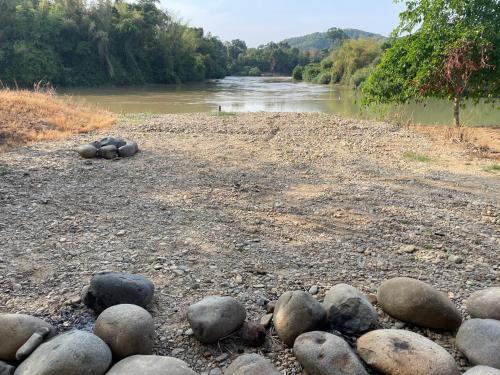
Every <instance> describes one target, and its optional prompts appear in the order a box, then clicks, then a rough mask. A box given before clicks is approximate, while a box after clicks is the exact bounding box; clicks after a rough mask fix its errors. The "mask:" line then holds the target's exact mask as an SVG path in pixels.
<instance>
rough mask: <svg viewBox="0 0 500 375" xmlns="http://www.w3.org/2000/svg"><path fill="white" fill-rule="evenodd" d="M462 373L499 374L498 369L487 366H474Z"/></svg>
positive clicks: (475, 374)
mask: <svg viewBox="0 0 500 375" xmlns="http://www.w3.org/2000/svg"><path fill="white" fill-rule="evenodd" d="M464 375H500V370H497V369H494V368H493V367H488V366H476V367H473V368H471V369H470V370H468V371H466V372H464Z"/></svg>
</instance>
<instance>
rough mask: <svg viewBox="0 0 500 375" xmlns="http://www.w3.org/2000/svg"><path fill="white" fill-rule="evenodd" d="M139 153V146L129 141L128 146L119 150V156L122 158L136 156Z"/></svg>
mask: <svg viewBox="0 0 500 375" xmlns="http://www.w3.org/2000/svg"><path fill="white" fill-rule="evenodd" d="M137 152H139V146H138V145H137V143H135V142H130V141H128V142H127V144H125V145H123V146H121V147H120V148H118V155H119V156H120V157H122V158H128V157H130V156H134V155H135V154H137Z"/></svg>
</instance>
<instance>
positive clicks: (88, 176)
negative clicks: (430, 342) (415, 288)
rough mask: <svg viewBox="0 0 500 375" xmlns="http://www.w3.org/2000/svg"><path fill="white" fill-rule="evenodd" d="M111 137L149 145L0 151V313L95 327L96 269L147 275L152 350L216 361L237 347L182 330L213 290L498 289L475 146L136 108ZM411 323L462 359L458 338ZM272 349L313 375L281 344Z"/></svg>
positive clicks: (265, 293)
mask: <svg viewBox="0 0 500 375" xmlns="http://www.w3.org/2000/svg"><path fill="white" fill-rule="evenodd" d="M112 131H113V135H116V136H121V137H125V138H130V139H133V140H136V141H137V142H138V143H139V145H140V146H141V148H142V150H143V151H142V152H141V153H140V154H138V155H137V156H135V157H133V158H130V159H124V160H117V161H111V162H110V161H106V160H94V161H91V162H89V161H85V160H82V159H80V158H79V157H77V155H76V154H75V153H74V152H72V151H71V150H70V149H71V148H73V147H74V146H76V145H78V144H80V143H85V142H87V141H91V140H93V139H96V138H100V137H101V136H103V135H104V134H97V133H95V134H91V135H85V136H75V137H73V138H71V139H69V140H66V141H57V142H48V143H39V144H36V145H34V146H31V147H25V148H19V149H15V150H13V151H11V152H9V153H6V154H3V155H0V249H1V251H0V311H1V312H7V311H8V312H25V313H32V314H33V313H34V314H36V315H39V316H42V317H45V318H49V319H51V320H53V321H54V322H55V323H56V324H58V326H59V327H60V328H61V329H69V328H71V327H77V328H83V329H88V328H89V327H91V323H92V318H91V316H90V313H89V312H88V310H86V309H85V308H83V307H82V306H81V305H79V304H72V303H71V302H72V299H74V298H75V297H77V296H78V295H79V293H80V290H81V288H82V287H83V286H84V285H85V284H86V283H87V282H88V280H89V279H90V277H91V275H92V273H93V272H96V271H102V270H115V271H124V272H136V273H141V274H144V275H146V276H148V277H150V278H151V279H152V280H153V281H154V282H155V285H156V287H157V293H156V298H155V303H154V306H153V309H152V312H153V315H154V317H155V321H156V323H157V334H158V337H157V340H156V349H155V350H156V352H157V353H160V354H173V355H174V356H176V357H179V358H181V359H184V360H186V361H187V362H189V363H190V364H191V365H192V366H193V368H195V369H196V370H197V371H199V372H203V371H209V370H210V369H211V368H216V367H221V368H223V367H225V365H227V363H228V362H229V361H230V359H231V358H232V357H233V356H234V355H236V354H237V352H238V351H241V347H240V345H239V341H238V339H237V338H230V339H228V340H225V341H224V342H222V343H221V344H220V345H214V346H205V345H201V344H198V343H197V342H195V340H194V339H193V338H192V337H190V336H188V335H186V331H187V330H188V328H189V327H188V324H187V322H186V321H185V318H184V312H185V309H186V307H187V306H188V305H189V304H190V303H193V302H195V301H197V300H199V299H201V298H202V297H204V296H207V295H212V294H221V295H231V296H234V297H236V298H238V299H239V300H240V301H242V302H243V303H244V304H245V305H246V307H247V310H248V312H249V316H250V317H251V318H253V319H259V318H260V316H261V315H263V314H264V313H265V310H264V308H263V307H262V306H260V305H259V304H262V303H263V301H264V300H266V299H267V300H275V299H277V297H278V296H279V295H280V294H281V293H282V292H284V291H286V290H293V289H304V290H309V289H310V287H311V286H313V285H318V286H319V287H320V288H319V290H320V292H319V294H318V295H317V297H318V298H319V299H320V300H321V299H322V296H323V295H324V292H325V290H327V289H328V288H329V287H330V286H332V285H334V284H336V283H339V282H347V283H350V284H352V285H354V286H356V287H359V288H360V289H362V290H363V291H365V292H366V293H374V292H376V289H377V287H378V286H379V284H380V283H381V281H383V280H385V279H387V278H390V277H394V276H410V277H416V278H419V279H421V280H425V281H428V282H430V283H432V284H434V285H435V286H436V287H438V288H439V289H441V290H443V291H445V292H447V293H448V294H449V295H450V297H451V298H452V299H453V301H454V302H455V303H456V304H457V305H458V306H459V307H460V308H463V302H464V300H465V299H466V298H467V297H468V296H469V295H470V293H471V292H473V291H475V290H478V289H481V288H483V287H486V286H491V285H498V284H499V282H500V246H499V242H500V230H499V229H500V178H499V175H498V172H487V171H485V168H487V167H488V166H490V165H492V163H493V162H492V161H488V160H484V159H475V158H472V157H470V156H468V155H469V154H467V152H466V150H462V149H460V148H458V147H454V148H444V147H442V145H441V144H438V143H435V142H433V141H431V140H429V139H428V138H426V137H424V136H422V135H419V134H416V133H412V132H410V131H408V130H405V129H399V128H395V127H391V126H390V125H387V124H382V123H367V122H359V121H351V120H346V119H340V118H338V117H335V116H329V115H321V114H244V115H238V116H221V117H216V116H211V115H165V116H153V117H147V116H138V117H132V118H127V119H124V120H122V121H121V123H120V124H119V125H117V126H116V127H115V128H114V130H112ZM418 160H426V161H418ZM404 245H415V247H416V251H415V252H414V253H406V252H401V249H402V248H403V247H404ZM450 255H456V256H457V257H459V258H461V260H462V262H461V263H456V262H455V261H453V262H452V261H450V260H449V259H448V257H449V256H450ZM458 262H460V260H458ZM73 302H75V301H73ZM380 322H381V323H380V324H381V326H383V327H391V326H394V324H395V321H394V320H392V319H390V318H389V317H387V316H386V315H384V314H383V313H381V319H380ZM411 328H412V329H414V330H415V331H418V332H421V333H423V334H424V335H427V336H430V337H432V338H433V339H436V340H437V341H438V342H439V343H440V344H441V345H443V346H444V347H446V348H447V349H448V350H450V351H451V352H452V353H454V354H455V355H457V356H458V354H457V353H456V351H455V349H454V347H453V339H452V337H451V336H448V335H441V334H436V333H433V332H430V331H428V330H419V329H417V328H413V327H411ZM261 352H262V353H264V354H265V355H266V356H267V357H269V358H270V359H271V360H272V361H273V362H274V363H276V364H277V366H278V367H281V368H282V369H286V373H288V374H294V373H301V372H300V367H299V366H298V364H297V363H296V362H295V360H294V358H293V356H292V353H291V352H290V351H289V350H284V349H283V348H282V347H281V345H280V344H279V342H277V341H276V340H272V339H271V340H269V342H268V344H267V345H266V347H265V348H263V349H261ZM223 353H228V354H229V357H228V359H227V358H226V356H222V357H219V356H220V355H221V354H223ZM217 357H219V358H217ZM457 359H458V362H459V363H460V364H461V365H464V366H465V365H467V363H466V362H465V360H464V359H462V358H457ZM212 373H214V374H215V373H217V372H216V371H212Z"/></svg>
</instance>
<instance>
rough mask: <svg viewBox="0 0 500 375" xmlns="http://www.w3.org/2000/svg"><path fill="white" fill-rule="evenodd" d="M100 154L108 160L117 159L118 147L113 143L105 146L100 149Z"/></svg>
mask: <svg viewBox="0 0 500 375" xmlns="http://www.w3.org/2000/svg"><path fill="white" fill-rule="evenodd" d="M99 156H100V157H102V158H104V159H108V160H111V159H115V158H117V157H118V149H117V148H116V146H113V145H109V146H103V147H101V148H100V149H99Z"/></svg>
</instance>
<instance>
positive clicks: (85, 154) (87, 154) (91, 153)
mask: <svg viewBox="0 0 500 375" xmlns="http://www.w3.org/2000/svg"><path fill="white" fill-rule="evenodd" d="M76 151H77V152H78V153H79V154H80V156H81V157H82V158H84V159H92V158H95V157H96V156H97V148H95V147H94V146H92V145H82V146H78V148H77V149H76Z"/></svg>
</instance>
